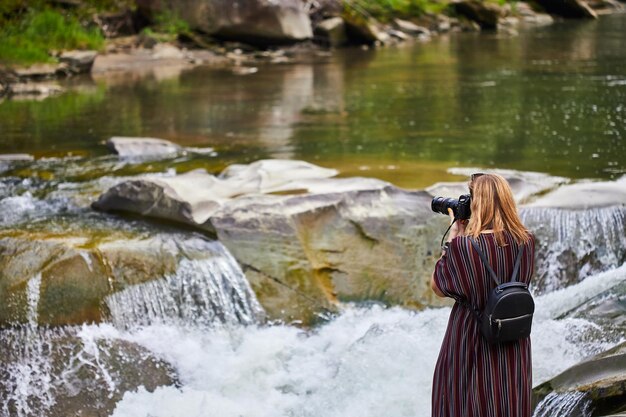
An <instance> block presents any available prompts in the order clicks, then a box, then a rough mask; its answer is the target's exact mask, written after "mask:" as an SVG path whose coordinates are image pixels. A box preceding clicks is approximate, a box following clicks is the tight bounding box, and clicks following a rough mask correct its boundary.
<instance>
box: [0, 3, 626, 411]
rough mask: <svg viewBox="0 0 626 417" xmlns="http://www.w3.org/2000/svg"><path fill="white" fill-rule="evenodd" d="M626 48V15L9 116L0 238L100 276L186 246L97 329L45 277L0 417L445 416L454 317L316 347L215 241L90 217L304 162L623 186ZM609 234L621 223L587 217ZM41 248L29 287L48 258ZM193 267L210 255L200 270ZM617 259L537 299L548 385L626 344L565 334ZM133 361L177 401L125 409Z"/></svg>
mask: <svg viewBox="0 0 626 417" xmlns="http://www.w3.org/2000/svg"><path fill="white" fill-rule="evenodd" d="M625 29H626V14H621V15H612V16H606V17H602V18H601V19H599V20H597V21H591V22H565V23H557V24H554V25H551V26H547V27H543V28H533V29H532V30H527V31H526V30H522V31H520V33H519V35H517V36H512V35H501V34H457V35H454V34H453V35H446V36H441V37H438V38H435V39H433V40H432V41H431V42H428V43H417V44H413V45H400V46H394V47H389V48H381V49H368V50H362V49H346V50H338V51H333V52H331V53H329V54H323V56H319V57H316V58H315V59H314V60H313V63H298V64H285V65H282V64H280V65H278V64H274V65H262V66H259V68H258V72H257V73H254V74H250V75H245V76H242V75H235V74H233V73H232V72H231V71H229V70H226V69H221V70H218V69H211V68H204V67H196V68H192V69H180V68H158V69H156V70H154V71H150V72H148V73H146V74H142V75H137V74H134V75H130V74H108V75H99V76H97V77H94V79H93V80H91V79H70V80H67V81H64V84H65V86H66V87H68V88H69V91H68V92H66V93H64V94H62V95H59V96H56V97H50V98H46V99H45V100H41V101H13V100H6V101H4V102H1V103H0V152H3V153H9V152H25V153H29V154H32V155H34V156H35V157H36V160H35V161H34V162H21V163H17V164H4V163H3V164H2V165H0V169H2V172H3V177H2V178H1V179H0V184H1V187H0V238H2V239H5V238H6V239H11V238H15V237H16V236H18V237H24V236H26V237H27V239H33V240H34V241H36V240H37V239H48V240H50V239H52V240H55V239H56V240H61V241H63V240H65V241H76V242H79V243H77V244H76V245H77V247H79V248H80V249H81V251H83V252H81V256H82V257H83V258H84V259H85V262H86V264H88V265H90V266H89V269H90V272H89V273H91V272H93V271H92V270H91V265H92V260H93V259H92V258H90V256H91V255H89V253H87V251H88V250H89V248H91V247H93V246H97V245H101V244H104V245H107V244H108V245H110V244H112V243H111V242H113V243H114V242H117V241H122V242H124V241H125V239H127V240H128V241H129V242H130V241H131V240H132V241H134V240H136V239H157V238H158V239H161V240H160V241H163V242H170V243H172V242H173V243H172V246H173V247H176V248H177V249H176V250H178V251H180V252H181V253H185V256H184V258H185V259H183V260H180V261H179V262H178V264H177V265H176V266H175V268H174V269H175V271H174V272H171V273H166V274H164V275H166V278H165V279H164V280H159V281H153V282H148V283H141V284H139V285H134V286H131V287H129V288H127V289H125V290H124V291H120V292H118V293H116V294H113V295H110V296H108V297H106V307H107V309H108V311H109V316H108V317H106V318H105V320H103V322H102V323H100V324H84V325H72V326H63V327H43V326H39V325H38V323H39V322H40V321H41V320H42V318H43V319H44V320H45V317H47V316H46V315H45V314H47V313H46V312H47V310H46V308H47V307H46V306H47V305H48V304H46V303H49V300H48V299H43V298H42V297H43V296H42V294H44V293H45V292H44V289H45V288H44V287H45V286H46V285H47V284H46V279H49V278H44V279H43V280H42V275H41V273H37V272H34V273H33V274H32V276H30V277H28V278H29V279H28V280H27V285H26V287H25V288H24V292H25V298H24V299H20V300H21V301H20V302H21V303H22V304H23V306H22V307H23V308H22V309H23V312H24V315H25V318H26V320H25V321H24V322H23V323H22V325H20V326H17V327H15V328H11V329H4V330H2V331H0V343H1V344H2V346H3V347H8V348H7V350H5V352H8V353H2V352H0V358H3V361H2V364H0V375H2V380H0V393H2V394H3V395H5V397H4V398H3V399H2V400H0V402H1V404H0V414H1V415H4V416H9V415H11V416H14V415H18V416H20V417H21V416H34V415H46V414H47V413H48V412H50V410H54V413H55V414H53V415H64V414H63V413H62V411H59V408H58V407H59V401H60V400H59V401H57V400H58V398H61V396H64V398H70V403H71V402H72V400H71V399H72V398H74V397H73V396H76V397H75V398H77V399H76V401H77V402H78V401H79V400H78V398H80V401H86V400H85V398H87V399H89V398H91V397H89V396H86V397H85V396H83V394H82V393H81V392H82V391H81V390H85V387H87V386H88V387H89V390H96V391H97V390H101V391H102V392H105V393H109V392H110V393H113V392H117V393H118V394H119V395H120V396H123V399H122V401H121V402H119V403H118V404H117V405H116V407H115V410H114V411H113V416H115V417H141V416H146V417H147V416H152V417H172V416H180V417H183V416H184V417H187V416H199V417H200V416H203V417H205V416H206V417H209V416H216V417H217V416H219V417H231V416H232V417H237V416H250V417H278V416H289V417H309V416H310V417H319V416H328V417H333V416H337V417H339V416H342V417H350V416H360V417H381V416H391V417H403V416H407V417H409V416H411V417H414V416H417V417H426V416H428V415H430V385H431V382H432V373H433V369H434V365H435V361H436V357H437V354H438V349H439V346H440V343H441V340H442V337H443V333H444V330H445V326H446V322H447V318H448V315H449V312H450V309H449V308H448V307H443V308H426V309H423V310H421V311H412V310H408V309H404V308H400V307H390V308H385V307H382V306H380V305H378V304H373V305H372V304H366V305H364V304H359V303H356V304H352V303H346V304H345V305H342V309H341V312H340V313H338V314H337V315H332V316H326V317H324V319H323V320H321V321H320V323H319V324H318V325H317V326H315V327H314V328H312V329H303V328H302V327H300V326H298V323H262V322H261V319H260V316H262V308H261V306H260V305H259V303H258V301H257V300H256V299H255V297H254V294H253V293H252V292H251V291H250V288H249V286H248V284H247V282H246V277H245V276H244V274H243V272H242V271H241V269H240V266H239V265H237V263H236V262H235V260H234V259H233V258H232V256H231V255H230V254H229V253H228V251H227V250H226V249H225V248H224V247H222V246H221V244H219V242H215V241H210V240H208V239H207V238H206V236H203V235H200V234H198V233H196V232H192V231H188V230H179V229H177V228H176V227H173V226H172V225H170V224H160V225H159V224H155V223H153V222H144V221H142V220H140V219H136V218H131V219H124V218H120V217H117V216H112V215H107V214H102V213H94V212H93V211H91V210H90V209H89V204H90V203H91V202H92V201H93V200H94V199H95V198H96V197H97V196H98V195H99V194H100V193H101V192H103V191H105V190H106V189H108V188H109V187H110V186H112V185H114V184H116V183H118V182H119V181H121V180H123V179H125V178H129V177H131V176H133V175H137V174H144V173H153V174H154V175H164V176H171V175H174V173H181V172H185V171H189V170H191V169H194V168H198V167H203V168H206V169H208V170H209V171H210V172H214V173H217V172H219V171H220V170H221V169H223V168H224V167H225V166H227V165H229V164H232V163H246V162H252V161H255V160H258V159H262V158H287V159H302V160H306V161H309V162H312V163H315V164H318V165H321V166H326V167H331V168H335V169H338V170H339V171H340V175H341V176H346V177H347V176H355V175H360V176H372V177H377V178H381V179H384V180H387V181H390V182H392V183H394V184H396V185H398V186H402V187H407V188H423V187H425V186H428V185H431V184H433V183H435V182H437V181H454V180H459V179H463V178H465V177H464V176H459V175H454V174H453V173H450V172H449V171H448V169H449V168H451V167H461V168H463V167H474V166H477V167H482V168H487V169H488V168H506V169H514V170H518V171H539V172H543V173H546V174H549V175H552V176H562V177H566V178H571V179H596V180H600V179H601V180H614V179H617V178H620V177H622V176H623V175H624V174H625V173H626V140H625V139H626V138H625V136H626V124H625V122H626V104H625V103H626V45H625V43H626V38H624V36H623V33H624V30H625ZM115 135H124V136H153V137H161V138H165V139H169V140H172V141H175V142H177V143H180V144H182V145H184V146H186V147H189V149H195V150H196V151H195V152H189V153H188V154H186V155H183V156H178V157H176V158H174V159H163V160H149V161H120V160H118V159H117V158H116V157H113V156H110V155H108V152H107V150H106V148H105V147H104V146H103V141H104V140H106V139H107V138H109V137H110V136H115ZM208 147H210V148H212V149H213V150H212V151H209V150H207V148H208ZM616 210H617V211H616V213H617V214H611V216H612V217H611V218H613V219H617V218H619V219H621V220H619V221H620V222H621V223H616V224H619V225H621V226H620V227H622V229H623V225H624V215H623V209H616ZM619 210H621V211H619ZM620 213H621V214H620ZM619 216H621V217H619ZM599 218H601V219H605V218H608V217H607V216H604V217H597V216H596V217H593V216H592V220H593V221H597V219H599ZM614 221H615V222H618V220H614ZM572 222H574V220H568V222H567V224H573V223H572ZM622 237H623V236H622ZM622 237H620V236H619V234H617V238H616V239H615V242H611V243H612V244H613V245H614V246H618V247H617V248H616V249H615V252H619V251H621V252H620V253H623V251H624V248H623V245H624V244H623V240H620V239H621V238H622ZM33 248H34V249H33V252H32V253H33V255H32V258H31V259H30V260H32V262H30V260H29V262H26V263H27V265H26V266H24V270H29V271H31V270H32V269H33V267H32V265H31V264H36V263H37V258H38V257H40V256H43V253H44V252H45V250H44V248H43V246H38V244H37V243H33ZM194 251H196V252H204V253H210V254H211V257H209V258H202V257H199V256H197V255H188V254H189V253H196V252H194ZM18 252H19V251H16V253H15V254H14V255H15V256H16V257H17V256H18V255H20V253H21V252H20V253H18ZM3 256H4V257H5V258H8V257H10V255H6V254H5V255H3ZM20 256H21V255H20ZM615 259H619V257H617V258H615ZM615 259H613V258H612V260H611V261H610V262H612V263H611V264H610V265H608V264H607V265H605V266H606V268H604V269H606V270H604V271H601V272H597V271H594V272H593V273H590V274H589V275H588V276H584V277H583V278H584V279H582V281H580V282H578V283H575V284H573V285H570V284H572V282H569V281H568V282H565V280H563V281H559V280H554V281H553V283H552V285H551V286H550V287H549V290H550V291H547V292H546V293H543V294H541V295H540V296H538V297H537V315H536V319H535V322H534V328H533V380H534V385H536V384H539V383H541V382H543V381H546V380H548V379H549V378H551V377H552V376H554V375H556V374H558V373H559V372H560V371H562V370H564V369H565V368H567V367H569V366H571V365H573V364H575V363H577V362H578V361H580V360H582V359H583V358H585V357H587V356H589V355H592V354H595V353H598V352H600V351H602V350H605V349H607V348H609V347H611V346H613V345H614V344H616V343H618V342H620V341H622V340H623V338H624V334H623V329H621V328H618V329H617V330H616V329H615V328H614V327H612V325H611V323H610V322H609V323H602V322H597V321H594V320H592V319H587V318H584V317H580V316H576V315H573V316H569V315H567V314H566V313H568V312H570V311H572V309H575V308H576V307H577V306H579V305H581V304H584V303H585V302H586V301H588V300H591V299H593V298H594V297H596V296H598V295H599V294H602V293H603V292H604V291H606V290H607V289H608V288H611V287H613V286H616V285H619V284H623V283H624V282H625V281H626V269H625V267H624V266H623V265H622V266H619V265H615V264H614V263H615V262H616V261H615ZM3 262H9V261H6V260H5V261H3ZM607 262H608V261H607ZM555 265H559V264H558V263H557V264H552V265H551V267H552V268H554V267H555ZM42 268H43V267H42ZM35 269H36V268H35ZM600 269H602V268H600ZM90 276H91V275H90ZM129 279H130V280H132V277H130V278H129ZM72 285H73V284H72ZM0 289H1V290H2V291H5V289H6V286H5V285H4V284H3V285H2V287H1V288H0ZM3 308H4V307H3ZM0 310H1V309H0ZM68 340H72V341H74V342H72V343H73V344H72V345H71V347H68V345H67V343H68V342H67V341H68ZM118 341H123V342H129V343H132V344H133V345H136V346H140V347H142V348H143V349H144V350H145V352H148V353H149V354H150V355H153V356H154V357H157V358H159V359H160V360H163V361H165V362H166V363H168V364H170V366H171V367H172V368H173V371H174V372H175V373H176V383H175V384H173V385H170V386H165V387H160V388H157V389H156V391H154V392H148V391H147V390H145V389H144V388H141V387H140V388H138V389H135V388H133V389H128V390H126V389H125V388H124V384H123V383H122V381H123V380H124V378H125V376H124V373H123V372H121V371H120V370H119V369H117V368H116V367H115V366H110V365H107V360H110V358H111V357H113V356H114V355H112V354H111V353H110V352H111V349H112V348H111V346H113V345H114V343H117V342H118ZM3 354H4V355H6V358H5V357H4V356H2V355H3ZM129 366H130V365H129ZM86 375H87V376H86ZM89 390H88V391H89ZM59 393H62V394H59ZM112 395H113V394H111V395H110V396H111V397H112ZM105 396H106V395H105ZM55 407H57V408H55ZM63 407H68V408H66V409H65V410H68V409H72V408H71V405H66V404H65V403H64V404H63ZM60 410H64V409H63V408H60ZM66 412H67V411H66Z"/></svg>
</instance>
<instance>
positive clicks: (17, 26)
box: [0, 8, 104, 64]
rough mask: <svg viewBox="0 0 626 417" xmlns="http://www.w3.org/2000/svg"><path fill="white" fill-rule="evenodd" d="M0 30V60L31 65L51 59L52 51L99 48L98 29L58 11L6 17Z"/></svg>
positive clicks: (101, 37) (43, 11) (33, 11)
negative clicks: (13, 17) (84, 25)
mask: <svg viewBox="0 0 626 417" xmlns="http://www.w3.org/2000/svg"><path fill="white" fill-rule="evenodd" d="M3 23H4V24H3V25H2V28H1V29H0V62H2V63H7V64H31V63H34V62H52V61H54V58H53V57H52V56H51V55H50V52H51V51H60V50H64V49H100V48H102V46H103V45H104V38H103V36H102V34H101V33H100V31H99V30H97V29H88V28H85V27H83V25H81V23H80V22H79V21H78V19H77V18H76V17H74V16H71V15H64V14H62V13H61V12H59V11H56V10H53V9H50V8H43V9H41V10H36V9H29V10H27V11H26V12H25V13H22V14H20V16H19V18H16V19H13V20H5V21H4V22H3Z"/></svg>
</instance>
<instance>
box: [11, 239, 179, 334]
mask: <svg viewBox="0 0 626 417" xmlns="http://www.w3.org/2000/svg"><path fill="white" fill-rule="evenodd" d="M178 253H179V250H177V247H176V245H175V244H170V243H168V242H167V241H162V240H159V239H140V240H132V239H127V240H123V241H122V242H116V241H112V242H108V243H107V242H105V243H100V244H94V243H92V242H90V240H89V239H87V238H85V237H72V236H55V235H51V236H49V235H39V234H29V233H27V232H11V231H8V232H5V233H4V234H3V236H2V237H0V268H1V270H2V272H1V273H0V300H2V302H1V303H0V326H6V325H7V324H13V323H24V322H26V321H27V320H28V311H27V308H28V302H27V301H28V298H29V296H28V292H29V287H28V286H29V283H30V282H32V280H37V279H41V285H40V290H39V291H38V292H37V294H31V298H32V297H33V296H36V298H37V299H38V300H39V301H38V305H37V312H36V320H37V322H38V323H40V324H48V325H65V324H80V323H85V322H100V321H102V320H104V319H105V318H106V316H107V314H108V311H107V310H106V306H104V304H103V299H104V298H105V297H106V296H107V295H108V294H111V293H113V292H115V291H118V290H121V289H124V288H126V287H127V286H129V285H133V284H136V283H140V282H144V281H149V280H152V279H156V278H159V277H162V276H164V275H166V274H168V273H172V272H173V271H175V270H176V264H177V259H178V257H179V255H177V254H178Z"/></svg>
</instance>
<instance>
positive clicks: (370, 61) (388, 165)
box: [0, 14, 626, 187]
mask: <svg viewBox="0 0 626 417" xmlns="http://www.w3.org/2000/svg"><path fill="white" fill-rule="evenodd" d="M625 33H626V15H624V14H622V15H613V16H607V17H603V18H601V19H599V20H598V21H593V22H567V23H561V24H556V25H552V26H549V27H545V28H535V29H532V30H529V31H522V32H521V33H520V35H519V36H508V35H497V34H491V35H489V34H487V35H485V34H461V35H451V36H444V37H440V38H437V39H435V40H433V41H432V42H429V43H425V44H415V45H404V46H399V47H390V48H382V49H377V50H361V49H347V50H340V51H336V52H334V53H333V54H332V55H331V56H329V57H320V58H319V60H316V62H315V63H314V64H306V65H305V64H290V65H271V66H261V67H259V71H258V72H257V73H256V74H252V75H247V76H238V75H234V74H232V73H231V72H230V71H227V70H215V69H209V68H194V69H189V70H184V71H180V70H176V69H171V68H159V69H157V70H156V71H154V72H153V73H151V74H149V75H147V76H143V77H138V76H130V75H126V76H119V75H118V76H115V77H112V76H107V77H99V78H96V79H95V80H87V81H85V80H70V81H69V82H70V83H72V84H74V85H75V88H73V89H71V91H70V92H68V93H66V94H63V95H61V96H58V97H53V98H48V99H45V100H43V101H14V100H8V101H4V102H2V103H0V152H27V153H32V154H35V155H36V156H51V155H64V154H67V153H70V152H71V153H73V154H77V155H85V156H96V155H102V154H105V153H106V150H105V148H104V147H103V145H102V142H103V141H104V140H106V139H107V138H108V137H110V136H113V135H125V136H155V137H162V138H166V139H170V140H173V141H175V142H178V143H181V144H184V145H188V146H212V147H214V148H215V149H216V151H217V156H212V157H209V156H206V157H203V158H200V159H198V158H197V157H196V158H195V159H194V158H192V160H185V161H182V162H181V161H172V162H171V165H173V166H175V167H176V168H177V169H178V170H179V171H181V172H182V171H184V170H187V169H191V168H193V167H197V166H205V167H208V169H209V170H212V171H218V170H219V169H221V168H222V167H224V166H225V165H227V164H230V163H233V162H248V161H252V160H256V159H259V158H295V159H303V160H307V161H310V162H313V163H317V164H319V165H324V166H329V167H335V168H338V169H339V170H341V172H342V175H365V176H376V177H379V178H383V179H387V180H390V181H392V182H394V183H396V184H398V185H401V186H406V187H422V186H425V185H428V184H431V183H433V182H435V181H438V180H445V179H450V178H453V177H452V176H450V175H449V174H446V173H445V170H446V168H448V167H451V166H476V167H484V168H489V167H498V168H512V169H518V170H532V171H542V172H548V173H551V174H554V175H563V176H567V177H572V178H587V177H588V178H615V177H618V176H621V175H623V174H624V173H626V140H625V139H626V125H625V122H626V37H625V36H624V34H625ZM165 165H167V164H165ZM150 169H152V170H158V169H164V166H156V167H155V166H150V167H146V170H150Z"/></svg>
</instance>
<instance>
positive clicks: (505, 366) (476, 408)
mask: <svg viewBox="0 0 626 417" xmlns="http://www.w3.org/2000/svg"><path fill="white" fill-rule="evenodd" d="M469 189H470V194H471V196H472V201H471V212H472V213H471V217H470V219H469V222H467V221H456V222H454V223H453V225H452V228H451V231H450V237H449V239H448V243H446V245H444V247H443V248H442V249H443V253H442V255H441V258H440V259H439V261H438V262H437V265H436V266H435V272H434V273H433V277H432V281H431V287H432V289H433V291H434V292H435V293H436V294H437V295H438V296H440V297H450V298H453V299H455V300H456V301H457V302H456V303H455V304H454V307H453V308H452V312H451V313H450V319H449V321H448V328H447V330H446V334H445V337H444V340H443V344H442V345H441V351H440V352H439V359H438V360H437V365H436V367H435V375H434V380H433V394H432V395H433V396H432V416H433V417H530V414H531V388H532V373H531V371H532V369H531V356H530V355H531V354H530V338H524V339H520V340H518V341H515V342H509V343H504V344H493V345H492V344H489V342H487V340H485V339H484V338H483V336H482V335H481V333H480V330H479V327H478V322H477V319H476V316H475V315H474V314H473V312H472V311H471V309H470V308H469V307H468V306H467V304H468V303H469V305H471V306H474V307H477V308H478V309H479V310H480V311H482V310H483V308H484V306H485V302H486V301H487V297H488V295H489V292H490V291H491V290H492V289H493V288H494V287H495V283H494V282H493V280H492V278H491V277H490V276H489V274H488V272H487V270H486V268H485V266H484V265H483V264H482V262H481V260H480V257H479V255H478V253H477V252H476V251H475V250H474V248H473V247H472V245H471V242H470V239H474V240H475V241H476V242H477V243H478V244H479V246H480V248H481V250H482V252H483V253H485V255H486V256H487V258H488V260H489V264H490V265H491V267H492V268H493V269H494V270H495V272H496V274H497V276H498V277H499V278H500V280H501V281H508V280H509V277H510V276H511V274H512V272H513V264H514V260H515V257H516V255H517V253H518V251H519V250H520V249H521V247H522V245H524V246H525V249H524V252H523V254H522V259H521V267H520V271H519V276H518V280H519V281H522V282H525V283H527V284H528V283H530V279H531V276H532V274H533V269H534V253H535V244H534V239H533V237H532V235H531V234H530V233H529V232H528V231H527V230H526V228H525V227H524V225H523V224H522V222H521V220H520V218H519V215H518V214H517V208H516V206H515V200H514V199H513V193H512V192H511V188H510V187H509V185H508V183H507V181H506V180H505V179H504V178H502V177H501V176H499V175H495V174H474V175H472V178H471V180H470V183H469ZM449 212H450V213H451V210H449ZM451 217H453V215H452V214H451Z"/></svg>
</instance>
